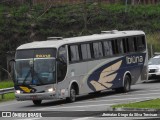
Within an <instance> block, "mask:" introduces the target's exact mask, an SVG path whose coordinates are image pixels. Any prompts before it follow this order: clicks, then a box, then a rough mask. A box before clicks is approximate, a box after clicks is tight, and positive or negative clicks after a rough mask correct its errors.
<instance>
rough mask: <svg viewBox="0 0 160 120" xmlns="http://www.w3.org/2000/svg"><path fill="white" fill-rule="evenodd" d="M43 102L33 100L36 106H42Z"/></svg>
mask: <svg viewBox="0 0 160 120" xmlns="http://www.w3.org/2000/svg"><path fill="white" fill-rule="evenodd" d="M41 103H42V100H33V104H34V105H41Z"/></svg>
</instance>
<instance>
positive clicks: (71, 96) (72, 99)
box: [66, 86, 76, 102]
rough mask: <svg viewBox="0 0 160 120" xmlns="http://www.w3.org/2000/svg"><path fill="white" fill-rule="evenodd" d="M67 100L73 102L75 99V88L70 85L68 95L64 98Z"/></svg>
mask: <svg viewBox="0 0 160 120" xmlns="http://www.w3.org/2000/svg"><path fill="white" fill-rule="evenodd" d="M66 100H67V102H75V101H76V90H75V88H74V87H73V86H72V87H71V89H70V97H67V98H66Z"/></svg>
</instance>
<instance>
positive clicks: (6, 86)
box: [0, 80, 14, 89]
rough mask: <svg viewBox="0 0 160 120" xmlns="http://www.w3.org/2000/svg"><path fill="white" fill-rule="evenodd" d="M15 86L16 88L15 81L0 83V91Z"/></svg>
mask: <svg viewBox="0 0 160 120" xmlns="http://www.w3.org/2000/svg"><path fill="white" fill-rule="evenodd" d="M13 86H14V84H13V81H11V80H7V81H1V82H0V89H3V88H9V87H13Z"/></svg>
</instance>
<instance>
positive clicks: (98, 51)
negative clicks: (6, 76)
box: [14, 30, 148, 105]
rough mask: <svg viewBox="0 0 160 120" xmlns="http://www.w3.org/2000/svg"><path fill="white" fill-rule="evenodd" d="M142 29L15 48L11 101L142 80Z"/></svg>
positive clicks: (124, 87)
mask: <svg viewBox="0 0 160 120" xmlns="http://www.w3.org/2000/svg"><path fill="white" fill-rule="evenodd" d="M147 63H148V54H147V45H146V40H145V33H144V32H143V31H116V30H115V31H103V32H102V33H101V34H94V35H88V36H80V37H71V38H58V37H57V38H56V37H54V38H50V40H46V41H36V42H31V43H27V44H23V45H21V46H19V47H18V48H17V50H16V55H15V66H14V83H15V96H16V99H17V100H32V101H33V103H34V104H35V105H39V104H41V102H42V100H48V99H52V100H57V99H67V100H68V101H70V102H73V101H75V99H76V96H77V95H82V94H88V93H94V92H100V91H103V90H107V89H113V90H116V91H117V92H128V91H129V90H130V86H131V85H132V84H135V83H136V81H137V80H146V79H147V73H148V71H147Z"/></svg>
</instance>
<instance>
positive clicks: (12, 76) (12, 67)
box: [8, 59, 16, 82]
mask: <svg viewBox="0 0 160 120" xmlns="http://www.w3.org/2000/svg"><path fill="white" fill-rule="evenodd" d="M15 62H16V61H15V59H11V60H9V62H8V65H9V70H8V75H9V77H10V79H12V80H13V82H15V81H14V64H15Z"/></svg>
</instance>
